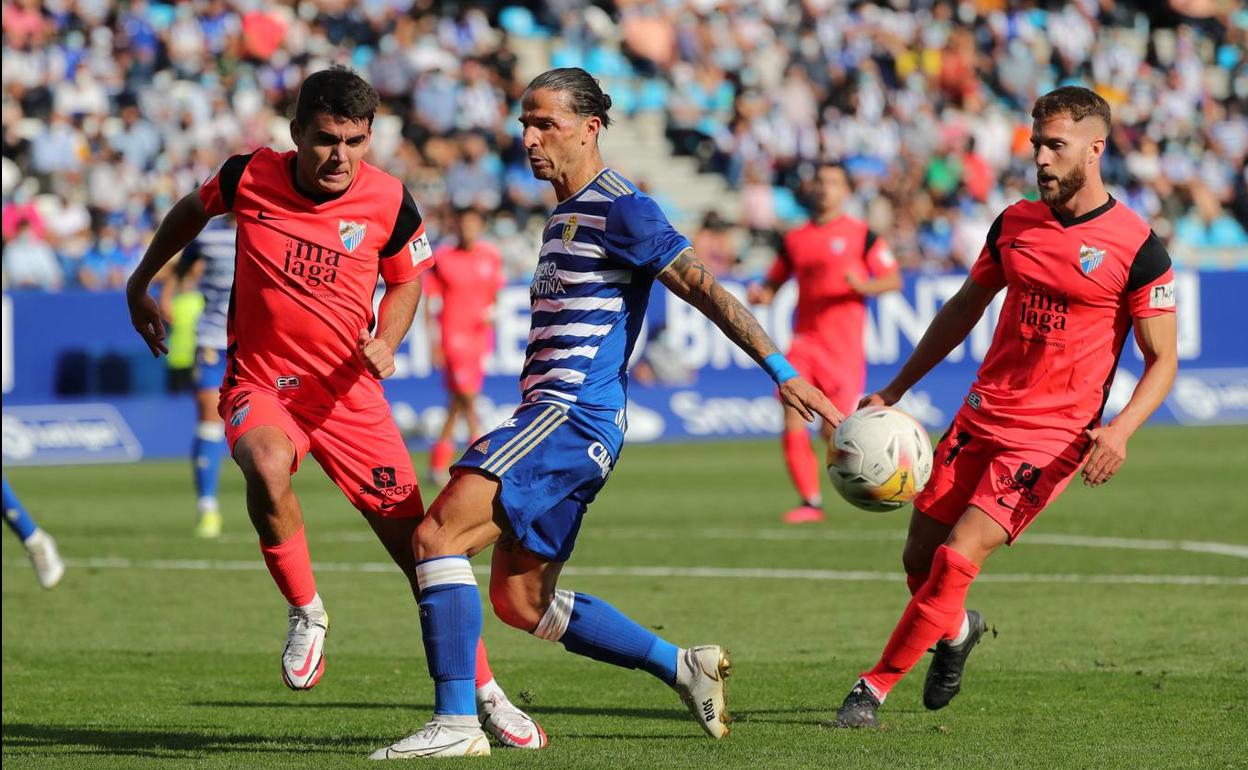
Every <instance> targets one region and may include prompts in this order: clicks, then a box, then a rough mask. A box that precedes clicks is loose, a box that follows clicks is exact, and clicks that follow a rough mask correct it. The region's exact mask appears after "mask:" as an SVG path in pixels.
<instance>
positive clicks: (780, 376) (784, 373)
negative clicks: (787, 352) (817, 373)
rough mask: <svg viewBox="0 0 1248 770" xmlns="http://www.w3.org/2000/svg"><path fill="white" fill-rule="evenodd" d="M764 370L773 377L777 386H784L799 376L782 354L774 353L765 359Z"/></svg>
mask: <svg viewBox="0 0 1248 770" xmlns="http://www.w3.org/2000/svg"><path fill="white" fill-rule="evenodd" d="M763 368H764V369H766V370H767V373H768V374H770V375H771V379H773V380H775V381H776V384H777V385H783V384H784V383H786V382H788V381H789V380H791V379H793V378H794V377H796V376H797V370H796V369H794V368H793V364H790V363H789V359H787V358H785V357H784V355H783V354H782V353H772V354H771V355H769V356H767V357H766V358H764V359H763Z"/></svg>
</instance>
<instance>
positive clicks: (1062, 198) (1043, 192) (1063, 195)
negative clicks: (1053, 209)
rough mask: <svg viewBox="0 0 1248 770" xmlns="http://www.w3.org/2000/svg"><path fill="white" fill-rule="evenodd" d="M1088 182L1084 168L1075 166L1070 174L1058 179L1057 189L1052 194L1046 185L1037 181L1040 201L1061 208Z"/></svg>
mask: <svg viewBox="0 0 1248 770" xmlns="http://www.w3.org/2000/svg"><path fill="white" fill-rule="evenodd" d="M1087 181H1088V175H1087V174H1086V173H1084V171H1083V167H1082V166H1075V167H1074V168H1073V169H1071V170H1070V173H1069V174H1067V175H1066V176H1060V177H1058V178H1057V189H1056V190H1054V191H1052V192H1049V191H1048V189H1047V188H1046V187H1045V186H1044V185H1042V184H1040V180H1039V179H1037V180H1036V183H1037V184H1038V185H1039V187H1040V200H1042V201H1044V202H1045V203H1047V204H1049V205H1050V206H1060V205H1062V204H1063V203H1065V202H1066V201H1068V200H1070V199H1071V198H1072V197H1074V194H1075V193H1077V192H1079V190H1080V189H1082V188H1083V185H1084V184H1085V183H1086V182H1087Z"/></svg>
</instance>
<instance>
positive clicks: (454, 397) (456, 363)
mask: <svg viewBox="0 0 1248 770" xmlns="http://www.w3.org/2000/svg"><path fill="white" fill-rule="evenodd" d="M484 229H485V219H484V218H483V217H482V216H481V212H479V211H477V210H476V209H464V210H463V211H460V212H459V213H458V214H457V215H456V218H455V241H454V243H453V244H446V245H443V246H440V247H439V248H438V249H437V250H436V251H435V252H434V261H433V266H432V267H430V268H429V270H428V272H426V273H425V294H426V296H428V297H429V298H430V300H431V301H432V303H436V305H437V308H438V310H437V320H438V325H439V326H440V327H441V333H440V334H439V335H438V336H436V337H435V336H434V334H433V323H432V318H433V316H432V315H431V316H430V325H429V327H430V335H429V336H430V338H431V339H434V340H437V341H436V342H434V345H433V365H434V366H435V367H438V368H441V369H442V370H443V372H444V374H445V377H446V390H447V393H448V394H449V396H450V403H449V404H448V407H447V412H446V422H444V423H443V424H442V432H441V434H440V435H439V437H438V440H437V442H436V443H435V444H434V445H433V452H432V455H431V457H430V459H429V476H430V477H431V478H432V479H433V481H434V482H436V483H438V484H445V483H446V482H447V481H448V480H450V478H451V470H450V469H451V459H452V456H453V455H454V453H455V441H454V433H455V423H456V421H457V420H460V419H462V420H463V421H464V423H465V424H466V425H467V428H468V440H469V443H471V442H472V441H474V440H475V439H476V438H477V436H480V435H481V422H480V419H479V418H478V415H477V394H479V393H480V392H481V383H482V382H483V381H484V380H485V359H486V357H487V356H489V354H490V351H492V350H493V349H494V324H493V316H494V304H495V302H496V300H497V298H498V292H499V289H502V288H503V286H504V285H505V284H506V282H507V281H506V278H505V277H504V276H503V258H502V255H501V254H499V253H498V249H497V248H495V247H494V244H492V243H489V242H488V241H484V240H482V239H481V232H482V230H484ZM432 309H433V305H432V304H431V306H430V312H431V313H432V312H433V310H432Z"/></svg>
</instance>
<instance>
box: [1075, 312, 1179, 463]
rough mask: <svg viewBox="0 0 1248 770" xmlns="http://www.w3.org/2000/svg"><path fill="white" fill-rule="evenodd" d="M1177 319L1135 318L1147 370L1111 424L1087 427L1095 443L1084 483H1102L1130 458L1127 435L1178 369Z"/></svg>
mask: <svg viewBox="0 0 1248 770" xmlns="http://www.w3.org/2000/svg"><path fill="white" fill-rule="evenodd" d="M1178 336H1179V333H1178V320H1177V319H1176V317H1175V314H1174V313H1166V314H1164V315H1157V316H1151V317H1149V318H1137V319H1135V341H1136V342H1137V343H1139V346H1140V352H1141V353H1143V354H1144V374H1143V376H1141V377H1140V381H1139V382H1138V383H1136V385H1135V392H1133V393H1132V394H1131V400H1130V401H1128V402H1127V405H1126V407H1124V408H1123V410H1122V411H1121V412H1119V413H1118V416H1117V417H1115V418H1114V419H1113V420H1110V422H1109V424H1107V425H1102V426H1101V427H1099V428H1093V429H1092V430H1089V431H1088V438H1090V439H1092V445H1091V447H1089V449H1088V459H1087V462H1086V463H1084V465H1083V483H1084V484H1087V485H1088V486H1090V487H1095V486H1100V485H1101V484H1104V483H1105V482H1106V481H1109V480H1110V479H1111V478H1113V476H1114V474H1115V473H1117V472H1118V469H1119V468H1121V467H1122V464H1123V463H1124V462H1126V459H1127V439H1129V438H1131V436H1132V434H1134V433H1135V431H1136V430H1138V429H1139V427H1140V426H1141V425H1143V424H1144V421H1145V420H1147V419H1148V418H1149V416H1150V415H1152V413H1153V412H1155V411H1156V410H1157V407H1159V406H1161V402H1162V401H1164V400H1165V399H1166V394H1167V393H1169V392H1170V387H1171V386H1172V385H1174V376H1175V374H1176V373H1177V372H1178V370H1179V345H1178Z"/></svg>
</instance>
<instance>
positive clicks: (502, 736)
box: [477, 691, 549, 749]
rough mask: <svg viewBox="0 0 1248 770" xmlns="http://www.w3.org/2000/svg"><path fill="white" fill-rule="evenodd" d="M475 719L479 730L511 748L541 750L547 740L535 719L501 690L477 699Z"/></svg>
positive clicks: (544, 732)
mask: <svg viewBox="0 0 1248 770" xmlns="http://www.w3.org/2000/svg"><path fill="white" fill-rule="evenodd" d="M477 719H478V720H479V721H480V722H481V729H482V730H485V731H486V732H487V733H489V734H490V735H492V736H494V740H496V741H498V742H499V744H501V745H503V746H506V747H507V748H510V749H541V748H545V746H546V744H547V743H548V742H549V741H548V740H547V738H546V731H545V730H543V729H542V726H541V725H539V724H538V723H537V720H535V719H533V717H531V716H529V715H528V714H526V713H524V712H523V711H521V710H520V709H519V708H517V707H516V704H514V703H512V702H511V701H510V700H508V699H507V696H506V695H504V694H503V693H502V692H501V691H499V692H495V693H491V694H490V695H489V697H486V698H484V699H479V700H478V701H477Z"/></svg>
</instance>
